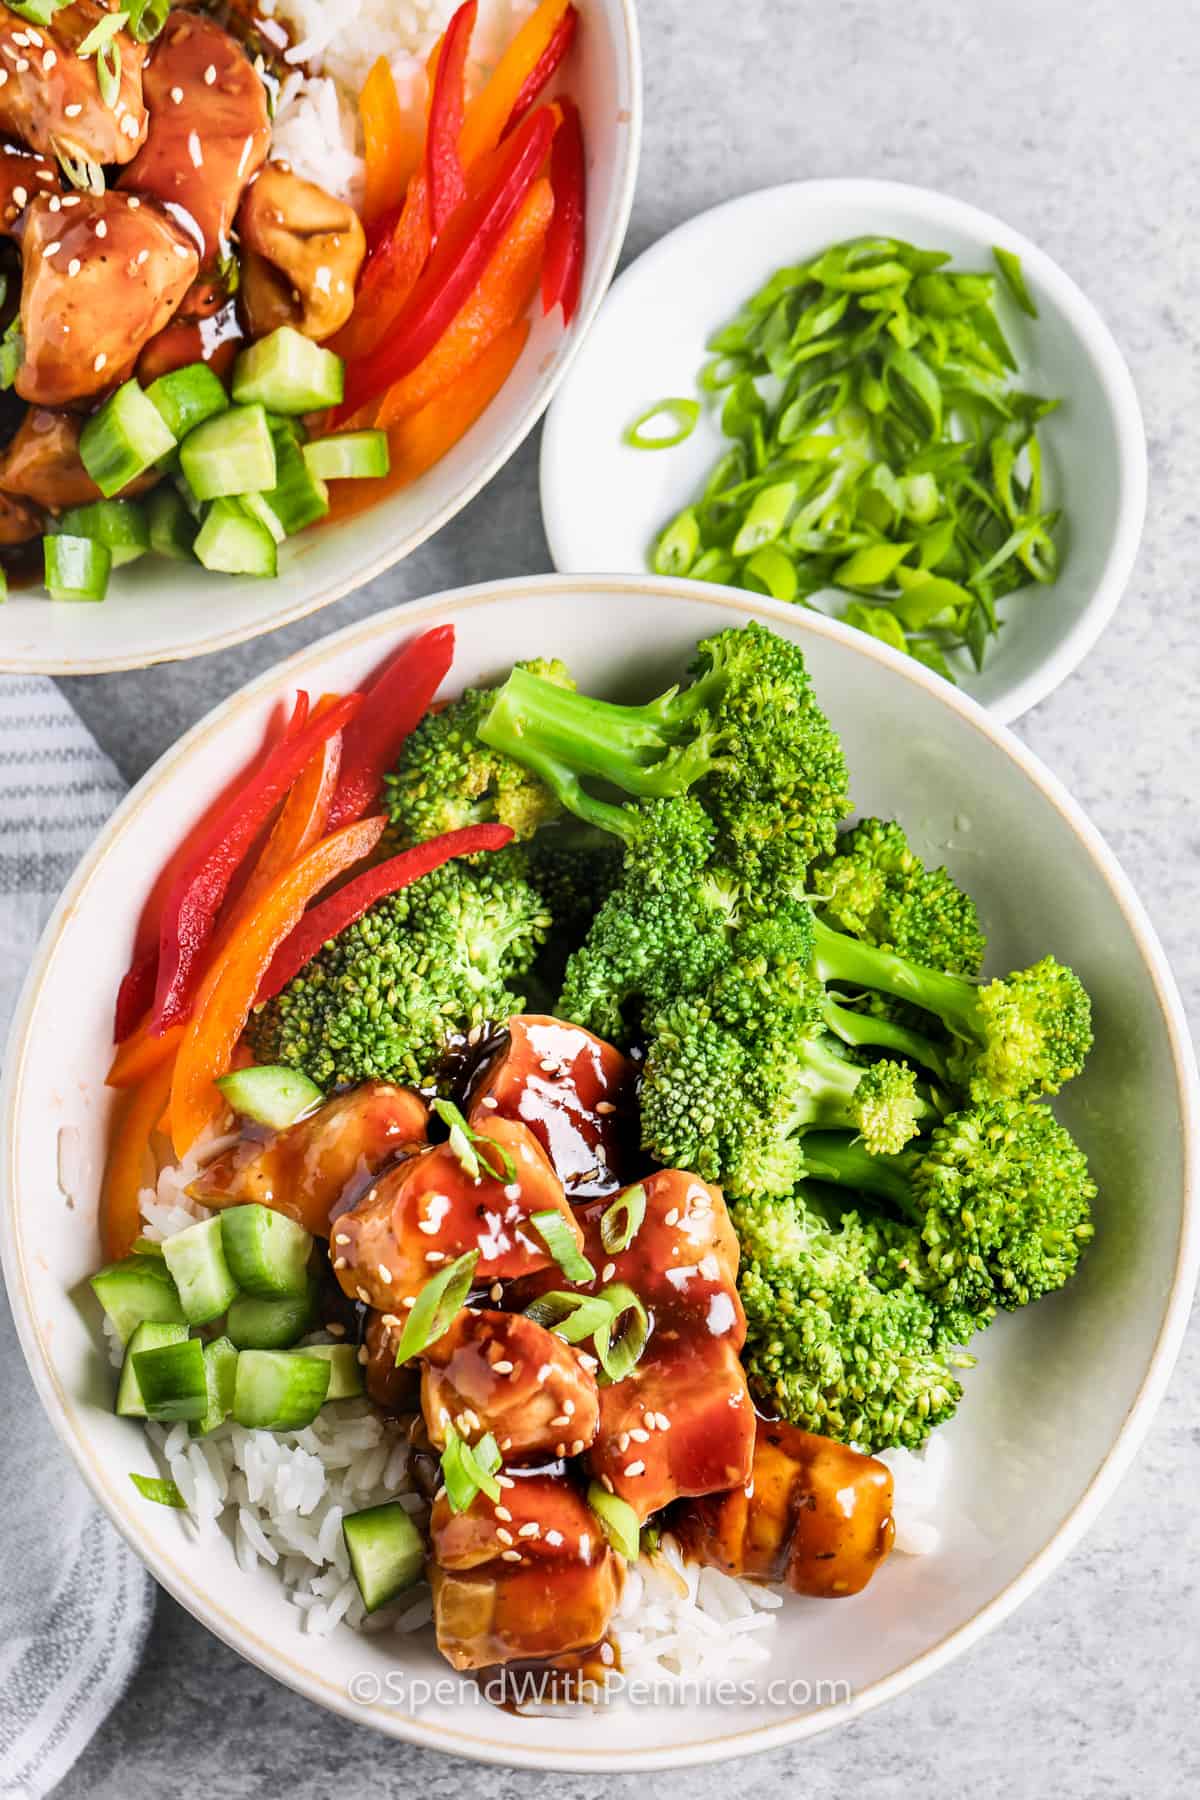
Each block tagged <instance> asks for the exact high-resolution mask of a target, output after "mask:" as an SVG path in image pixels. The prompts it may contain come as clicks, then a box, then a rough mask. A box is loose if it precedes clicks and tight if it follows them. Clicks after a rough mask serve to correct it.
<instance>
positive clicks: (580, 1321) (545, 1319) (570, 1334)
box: [525, 1288, 611, 1344]
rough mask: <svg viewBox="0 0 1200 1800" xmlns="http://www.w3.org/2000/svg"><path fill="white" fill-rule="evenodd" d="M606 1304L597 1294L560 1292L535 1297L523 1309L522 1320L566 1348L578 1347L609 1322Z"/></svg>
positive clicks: (551, 1291)
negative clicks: (553, 1335) (541, 1327)
mask: <svg viewBox="0 0 1200 1800" xmlns="http://www.w3.org/2000/svg"><path fill="white" fill-rule="evenodd" d="M610 1316H611V1315H610V1311H609V1307H608V1304H607V1302H606V1301H604V1300H602V1299H601V1298H600V1296H599V1295H598V1294H567V1293H564V1292H563V1291H562V1289H561V1288H552V1289H551V1290H550V1292H549V1293H546V1294H539V1295H538V1297H537V1299H536V1300H533V1301H531V1302H530V1304H529V1305H528V1306H527V1307H526V1308H525V1317H526V1318H527V1319H532V1320H533V1322H534V1324H535V1325H542V1326H544V1327H545V1329H546V1330H547V1331H552V1332H554V1334H555V1336H556V1337H560V1338H562V1340H563V1342H564V1343H567V1344H582V1343H583V1341H584V1339H585V1338H590V1337H592V1336H593V1335H594V1333H595V1332H597V1331H598V1330H599V1329H600V1327H601V1326H602V1325H603V1324H604V1323H605V1321H606V1320H608V1319H609V1318H610Z"/></svg>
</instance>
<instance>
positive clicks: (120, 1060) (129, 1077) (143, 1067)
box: [104, 1012, 183, 1088]
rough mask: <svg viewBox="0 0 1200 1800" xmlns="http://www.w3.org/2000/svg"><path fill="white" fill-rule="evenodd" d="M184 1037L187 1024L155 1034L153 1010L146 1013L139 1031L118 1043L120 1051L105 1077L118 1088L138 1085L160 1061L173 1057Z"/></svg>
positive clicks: (108, 1082) (110, 1085)
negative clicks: (151, 1027)
mask: <svg viewBox="0 0 1200 1800" xmlns="http://www.w3.org/2000/svg"><path fill="white" fill-rule="evenodd" d="M182 1038H183V1026H182V1025H172V1026H171V1029H170V1030H169V1031H164V1032H163V1034H162V1036H161V1037H153V1036H152V1035H151V1032H150V1014H149V1012H147V1013H145V1014H144V1016H143V1018H142V1021H141V1023H140V1024H139V1026H138V1028H137V1030H136V1031H134V1032H132V1033H131V1034H130V1036H129V1037H127V1038H126V1039H125V1042H124V1043H123V1044H120V1045H118V1047H117V1053H116V1055H115V1056H114V1057H113V1059H112V1063H111V1064H110V1066H109V1071H108V1074H107V1075H106V1076H105V1077H104V1080H105V1082H106V1084H107V1085H108V1086H109V1087H114V1088H131V1087H137V1085H138V1083H139V1082H141V1081H144V1080H145V1079H146V1077H147V1075H149V1074H150V1073H151V1072H152V1071H153V1070H154V1069H157V1068H158V1066H159V1064H160V1063H164V1062H167V1061H169V1059H170V1058H171V1057H172V1056H174V1054H175V1052H176V1051H177V1050H178V1048H179V1045H180V1041H181V1040H182Z"/></svg>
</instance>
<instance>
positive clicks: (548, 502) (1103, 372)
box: [538, 175, 1149, 725]
mask: <svg viewBox="0 0 1200 1800" xmlns="http://www.w3.org/2000/svg"><path fill="white" fill-rule="evenodd" d="M781 195H787V196H790V197H793V198H795V199H796V200H797V201H798V202H799V203H800V204H808V203H810V202H816V203H820V202H822V201H824V202H830V203H834V204H836V203H838V202H842V203H843V204H862V203H867V204H871V203H877V204H878V205H879V206H880V208H881V209H882V208H883V207H885V206H887V205H888V204H889V202H890V203H892V204H897V203H907V204H909V205H911V206H914V207H920V208H923V209H924V210H925V211H926V212H927V214H928V216H929V219H930V222H931V224H936V223H937V222H938V221H942V222H944V223H945V224H946V225H947V226H950V227H957V228H958V229H960V230H962V231H963V232H966V233H968V234H970V235H972V236H975V237H977V238H979V240H980V241H981V243H984V244H988V245H991V244H1000V245H1002V246H1003V247H1004V248H1006V249H1009V250H1012V251H1014V252H1015V253H1016V254H1017V255H1018V256H1019V257H1020V258H1021V261H1022V263H1023V265H1024V267H1025V269H1026V271H1027V272H1030V273H1032V274H1033V275H1034V277H1035V278H1036V280H1037V282H1038V283H1040V284H1041V286H1042V287H1043V288H1044V289H1046V290H1047V292H1048V293H1049V294H1050V296H1051V297H1052V298H1053V300H1054V302H1055V305H1056V306H1057V307H1058V309H1059V311H1060V312H1061V313H1062V315H1063V317H1064V318H1065V320H1066V322H1067V324H1068V325H1069V327H1070V329H1071V330H1072V332H1073V333H1074V334H1075V336H1076V338H1077V339H1078V340H1079V342H1080V343H1081V344H1082V346H1083V349H1084V351H1085V353H1086V355H1087V358H1088V361H1089V362H1090V363H1091V365H1092V367H1093V369H1094V371H1095V375H1096V380H1097V383H1098V385H1099V387H1100V390H1101V392H1102V394H1103V396H1104V400H1105V402H1106V404H1107V406H1108V409H1109V412H1110V413H1111V416H1112V420H1113V430H1114V435H1115V438H1116V450H1117V471H1118V504H1117V513H1116V520H1115V525H1114V529H1113V537H1112V543H1111V545H1110V547H1109V552H1108V555H1107V557H1106V558H1105V562H1104V567H1103V569H1102V571H1101V574H1100V577H1099V579H1098V581H1097V582H1096V584H1095V587H1094V589H1093V592H1092V595H1091V598H1090V599H1089V600H1088V602H1087V604H1086V605H1085V607H1084V609H1083V611H1082V612H1081V613H1080V615H1079V617H1078V618H1077V619H1076V620H1075V623H1074V624H1073V625H1072V626H1071V628H1070V630H1069V631H1068V632H1067V633H1066V635H1065V636H1064V637H1063V639H1062V640H1061V642H1060V643H1058V644H1057V645H1056V646H1055V647H1054V648H1053V649H1052V650H1050V651H1049V652H1048V653H1047V654H1046V655H1045V656H1044V657H1043V658H1042V659H1041V661H1040V662H1038V663H1036V664H1035V665H1034V667H1033V668H1032V669H1031V670H1030V671H1029V672H1028V673H1027V674H1025V675H1021V676H1018V677H1016V678H1014V679H1013V680H1012V681H1010V682H1009V683H1008V685H1007V687H1005V688H1002V689H1001V691H1000V692H999V694H998V695H997V696H996V697H995V698H993V699H992V700H991V701H990V702H989V703H988V706H987V710H988V711H989V712H990V713H991V714H992V715H993V717H995V718H997V719H999V720H1000V721H1001V723H1002V724H1006V725H1007V724H1011V723H1012V722H1013V720H1014V719H1019V718H1020V717H1021V715H1022V713H1026V712H1028V711H1029V709H1030V708H1031V707H1033V706H1036V705H1037V704H1038V702H1039V701H1040V700H1044V699H1045V698H1046V697H1047V695H1048V694H1052V693H1053V692H1054V689H1055V688H1056V687H1058V686H1059V685H1060V684H1061V683H1062V682H1063V681H1065V680H1066V678H1067V676H1068V675H1070V674H1071V673H1072V671H1073V670H1074V669H1076V668H1078V666H1079V664H1080V663H1081V662H1082V661H1083V659H1084V657H1085V656H1087V655H1088V654H1089V653H1090V651H1091V650H1093V649H1094V648H1095V645H1096V643H1097V641H1098V639H1099V638H1100V636H1101V634H1102V633H1103V631H1104V630H1105V628H1106V626H1107V625H1108V623H1109V621H1110V619H1111V618H1112V616H1113V614H1114V613H1115V611H1116V609H1117V606H1118V605H1119V603H1120V601H1121V598H1122V596H1123V594H1124V592H1125V589H1126V587H1127V585H1128V583H1129V578H1130V576H1131V574H1132V573H1133V566H1134V563H1135V561H1136V559H1137V553H1138V549H1139V547H1140V545H1141V540H1142V531H1143V527H1144V524H1145V518H1146V495H1147V488H1148V483H1149V462H1148V453H1147V448H1146V428H1145V424H1144V421H1143V419H1142V411H1141V406H1140V404H1139V402H1138V397H1137V389H1136V387H1135V386H1134V381H1133V376H1132V375H1131V374H1130V371H1129V365H1128V363H1127V362H1126V360H1125V357H1124V354H1123V353H1122V351H1121V348H1120V346H1119V345H1118V343H1117V341H1116V339H1115V337H1114V336H1113V334H1112V332H1111V330H1110V329H1109V327H1108V325H1107V324H1106V323H1105V321H1104V319H1103V317H1102V315H1101V313H1100V311H1099V309H1098V308H1097V307H1096V305H1095V303H1094V302H1093V301H1091V300H1090V299H1089V298H1088V297H1087V295H1086V294H1085V293H1084V291H1083V289H1082V288H1081V287H1080V286H1079V284H1078V283H1077V282H1076V281H1075V280H1074V279H1073V278H1072V277H1071V276H1070V275H1068V274H1067V272H1066V270H1065V269H1063V268H1062V267H1060V265H1059V264H1058V263H1057V262H1055V260H1054V259H1053V257H1052V256H1050V254H1049V253H1048V251H1045V250H1043V249H1041V248H1040V246H1039V245H1037V244H1035V243H1034V242H1033V240H1032V238H1028V237H1026V236H1025V235H1024V233H1022V232H1020V231H1017V230H1015V229H1014V228H1013V227H1012V226H1011V225H1009V224H1007V223H1006V222H1005V221H1004V220H1003V219H1000V218H997V217H996V215H995V214H994V213H989V212H986V211H985V210H984V209H983V208H982V207H979V206H974V205H973V204H971V202H970V201H967V200H959V199H958V198H957V197H956V196H955V195H953V194H947V193H943V192H942V191H941V190H940V189H938V188H929V187H921V186H919V185H917V184H916V183H914V182H907V181H888V180H883V179H880V178H878V177H875V176H858V175H841V176H831V177H827V178H826V177H822V178H820V179H814V180H811V181H781V182H776V183H774V184H773V185H771V186H769V187H762V188H751V189H749V190H748V191H747V192H746V193H743V194H737V195H735V196H734V197H733V198H731V199H729V200H722V201H721V202H720V203H719V204H718V205H716V206H712V207H709V208H708V209H707V211H705V212H701V213H695V214H693V216H692V217H691V218H689V219H685V220H683V221H682V222H681V223H680V224H679V225H676V226H675V227H674V228H673V229H672V230H671V231H668V232H667V233H666V234H665V235H664V236H663V237H660V238H658V239H657V240H656V241H655V242H654V243H653V244H651V245H649V246H648V247H647V248H646V249H645V250H643V251H642V253H641V255H640V256H638V257H636V258H635V259H634V260H633V262H631V263H630V264H629V265H628V267H627V268H625V269H623V270H622V271H621V273H620V275H619V276H618V277H617V279H616V281H615V282H614V283H613V285H612V287H611V288H610V289H609V290H608V293H607V294H606V295H605V301H604V304H605V305H606V306H607V305H608V304H609V303H610V300H611V299H612V297H613V296H614V295H616V294H618V293H620V291H621V290H622V288H623V287H624V285H625V284H626V283H631V282H632V281H633V279H634V277H635V275H638V274H641V275H642V276H646V275H650V274H653V273H654V272H655V271H657V270H658V269H659V267H660V265H669V263H670V260H671V257H672V255H673V254H674V252H675V250H676V247H677V244H678V241H679V240H680V239H681V238H684V237H685V236H688V235H694V236H697V237H707V236H708V235H710V234H712V235H713V237H714V239H716V237H717V235H718V234H719V232H720V228H721V223H722V220H723V219H724V217H725V216H726V215H727V214H730V213H732V212H735V211H737V210H739V209H740V208H743V207H745V206H747V205H749V204H754V203H756V202H767V201H773V200H775V199H776V198H777V197H779V196H781ZM589 347H591V345H590V340H589ZM578 372H579V365H576V366H575V368H574V370H573V373H575V374H578ZM569 388H570V384H569V382H568V381H567V380H565V379H564V380H563V381H562V382H561V383H560V385H559V387H558V389H557V391H556V392H555V396H554V399H553V401H552V403H551V405H550V409H549V411H548V413H547V415H546V425H545V430H544V431H543V433H542V443H541V451H540V457H539V479H538V488H539V499H540V502H541V511H542V527H543V530H544V531H545V534H546V542H547V544H548V545H549V548H550V557H551V560H552V562H553V563H554V567H555V568H556V569H557V570H558V571H559V573H560V574H564V575H568V574H569V575H581V574H584V573H585V572H586V571H585V570H583V569H581V568H579V566H578V565H577V563H576V562H575V561H574V560H573V559H572V558H571V557H570V556H569V555H566V554H564V549H563V545H562V534H561V524H560V521H561V519H562V517H563V512H562V509H561V508H560V507H557V506H556V505H555V504H554V503H553V500H552V498H551V487H552V478H553V474H554V471H555V469H556V468H557V469H561V468H562V467H564V466H569V464H570V460H571V459H570V457H569V456H566V455H565V450H564V448H563V447H562V446H561V445H560V443H559V434H560V433H561V432H562V431H563V430H564V429H565V427H564V424H563V421H564V420H565V418H566V415H567V403H568V401H569V399H570V391H569ZM647 573H649V572H648V571H647Z"/></svg>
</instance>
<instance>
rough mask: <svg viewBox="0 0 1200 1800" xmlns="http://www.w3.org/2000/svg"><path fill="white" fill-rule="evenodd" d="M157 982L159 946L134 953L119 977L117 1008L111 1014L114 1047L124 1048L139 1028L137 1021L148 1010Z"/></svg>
mask: <svg viewBox="0 0 1200 1800" xmlns="http://www.w3.org/2000/svg"><path fill="white" fill-rule="evenodd" d="M157 981H158V945H157V944H151V945H150V947H149V948H148V949H146V950H135V951H134V954H133V961H132V962H131V963H130V965H129V967H128V968H127V969H126V971H125V973H124V975H122V977H121V985H120V987H119V988H118V989H117V1004H116V1008H115V1009H114V1012H113V1043H114V1044H123V1043H124V1042H125V1039H126V1038H127V1037H130V1036H131V1035H132V1034H133V1033H134V1032H135V1031H136V1030H137V1027H138V1020H139V1019H140V1018H141V1017H142V1014H143V1013H144V1012H146V1011H147V1009H148V1008H149V1005H150V1002H151V1001H152V1000H153V998H154V988H155V984H156V983H157Z"/></svg>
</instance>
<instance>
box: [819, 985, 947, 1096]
mask: <svg viewBox="0 0 1200 1800" xmlns="http://www.w3.org/2000/svg"><path fill="white" fill-rule="evenodd" d="M825 1020H826V1023H827V1024H828V1026H829V1029H830V1030H831V1031H833V1032H836V1033H837V1035H838V1037H840V1038H841V1040H842V1042H843V1043H844V1044H853V1045H854V1047H855V1048H856V1049H859V1050H864V1049H865V1050H894V1051H895V1052H896V1054H897V1055H898V1056H903V1057H905V1058H906V1059H907V1061H909V1062H918V1063H920V1064H921V1065H922V1067H924V1068H926V1069H929V1070H931V1071H932V1073H933V1074H934V1075H936V1076H937V1078H938V1080H939V1081H945V1080H946V1079H947V1075H946V1059H945V1057H944V1056H943V1054H942V1052H941V1050H940V1049H939V1047H938V1046H937V1044H935V1043H934V1041H933V1039H932V1038H927V1037H925V1036H923V1035H922V1033H921V1032H919V1031H910V1030H909V1028H908V1026H907V1025H898V1024H897V1023H896V1022H895V1020H894V1019H877V1018H875V1017H874V1015H873V1014H871V1013H860V1012H855V1011H854V1009H853V1008H852V1007H848V1006H839V1005H838V1003H837V1001H836V1000H833V999H828V1000H827V1001H826V1003H825Z"/></svg>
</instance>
